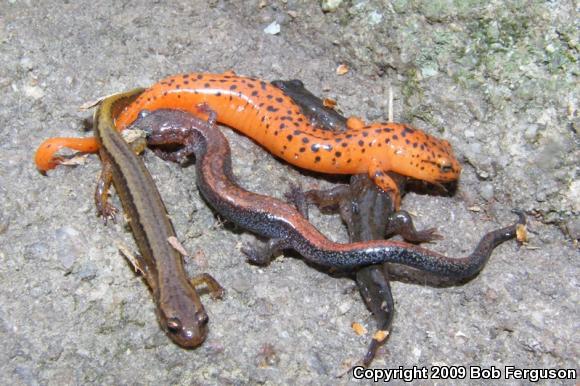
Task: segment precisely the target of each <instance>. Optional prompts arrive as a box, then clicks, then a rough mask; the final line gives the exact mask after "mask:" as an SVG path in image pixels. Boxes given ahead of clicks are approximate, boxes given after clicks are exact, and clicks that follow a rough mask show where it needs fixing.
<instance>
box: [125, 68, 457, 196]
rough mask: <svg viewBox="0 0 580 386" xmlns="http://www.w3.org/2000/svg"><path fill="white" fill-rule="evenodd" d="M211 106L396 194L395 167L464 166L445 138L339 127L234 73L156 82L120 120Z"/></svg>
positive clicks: (285, 155)
mask: <svg viewBox="0 0 580 386" xmlns="http://www.w3.org/2000/svg"><path fill="white" fill-rule="evenodd" d="M200 104H206V105H208V106H209V107H210V108H211V109H212V110H213V111H215V113H216V114H217V121H218V122H220V123H223V124H226V125H228V126H230V127H232V128H234V129H236V130H238V131H240V132H242V133H244V134H245V135H247V136H249V137H251V138H252V139H254V140H255V141H256V142H258V143H259V144H261V145H262V146H264V147H265V148H266V149H268V151H270V152H271V153H272V154H274V155H276V156H278V157H280V158H282V159H284V160H285V161H287V162H289V163H291V164H293V165H296V166H298V167H301V168H304V169H308V170H313V171H317V172H322V173H332V174H358V173H368V175H369V176H370V177H371V179H372V180H373V181H374V182H375V184H377V185H378V186H379V187H380V188H381V189H383V190H384V191H387V192H392V194H393V196H395V197H397V196H398V188H397V185H396V183H395V182H394V181H393V180H392V179H391V178H390V177H389V176H388V175H387V174H386V173H387V172H388V171H393V172H396V173H399V174H402V175H404V176H408V177H411V178H415V179H419V180H424V181H428V182H432V183H445V182H450V181H455V180H457V179H458V178H459V174H460V172H461V166H460V165H459V163H458V162H457V160H456V159H455V156H454V155H453V151H452V149H451V146H450V145H449V143H448V142H447V141H444V140H439V139H437V138H435V137H432V136H430V135H428V134H425V133H424V132H423V131H421V130H418V129H414V128H411V127H409V126H408V125H404V124H398V123H373V124H370V125H366V126H363V125H360V126H361V127H359V128H354V127H351V128H350V130H349V131H347V132H344V133H336V132H332V131H328V130H323V129H321V128H318V127H315V126H313V125H311V124H310V122H309V119H308V118H307V117H305V116H304V114H303V113H302V111H301V109H300V108H299V107H298V106H297V105H296V104H295V103H294V102H293V101H292V99H291V98H289V97H288V96H286V95H285V94H284V93H283V92H282V91H281V90H280V89H278V88H276V87H274V86H272V85H271V84H269V83H267V82H265V81H262V80H258V79H255V78H249V77H242V76H237V75H235V74H233V73H225V74H202V73H191V74H184V75H175V76H171V77H169V78H166V79H164V80H162V81H160V82H159V83H157V84H155V85H153V86H152V87H150V88H149V89H148V90H146V91H145V92H144V93H143V94H141V95H140V96H139V98H138V99H137V100H136V101H135V102H134V103H133V104H131V105H130V106H128V107H127V108H126V109H125V111H123V112H122V113H121V114H120V115H119V117H118V119H117V121H116V125H117V127H118V128H119V129H124V128H126V127H128V126H129V125H130V124H131V123H132V122H134V121H135V119H137V116H138V114H139V112H140V111H142V110H150V111H153V110H157V109H164V108H165V109H177V110H183V111H188V112H190V113H192V114H197V106H198V105H200Z"/></svg>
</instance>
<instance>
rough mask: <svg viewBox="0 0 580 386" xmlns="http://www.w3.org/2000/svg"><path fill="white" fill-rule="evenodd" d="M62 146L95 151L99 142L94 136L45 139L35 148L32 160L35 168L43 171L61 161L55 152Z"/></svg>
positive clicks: (90, 151) (89, 151)
mask: <svg viewBox="0 0 580 386" xmlns="http://www.w3.org/2000/svg"><path fill="white" fill-rule="evenodd" d="M63 147H66V148H69V149H72V150H76V151H81V152H84V153H96V152H97V151H98V150H99V144H98V143H97V140H96V138H94V137H87V138H72V137H55V138H49V139H47V140H45V141H44V142H43V143H41V144H40V146H38V149H36V154H35V155H34V162H35V163H36V168H37V169H38V170H39V171H40V172H41V173H44V172H46V171H47V170H50V169H53V168H55V167H56V166H57V165H58V164H60V163H61V162H62V158H61V157H58V156H55V154H56V153H57V152H58V151H59V150H60V149H62V148H63Z"/></svg>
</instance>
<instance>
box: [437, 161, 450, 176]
mask: <svg viewBox="0 0 580 386" xmlns="http://www.w3.org/2000/svg"><path fill="white" fill-rule="evenodd" d="M437 166H439V169H440V170H441V172H443V173H449V172H450V171H452V170H453V166H452V165H451V162H449V160H448V159H446V158H440V159H438V160H437Z"/></svg>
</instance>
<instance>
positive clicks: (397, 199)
mask: <svg viewBox="0 0 580 386" xmlns="http://www.w3.org/2000/svg"><path fill="white" fill-rule="evenodd" d="M387 171H388V169H386V168H384V167H382V165H381V164H380V163H372V164H371V165H370V166H369V177H370V178H371V180H373V182H374V183H375V184H376V185H377V186H378V187H379V188H381V189H382V190H383V191H384V192H385V193H387V194H388V195H389V196H390V197H391V199H392V200H393V203H394V205H395V210H396V211H397V210H399V207H400V206H401V192H400V191H399V186H398V185H397V183H396V182H395V180H393V179H392V178H391V177H390V176H389V175H388V174H387Z"/></svg>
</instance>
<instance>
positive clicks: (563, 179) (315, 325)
mask: <svg viewBox="0 0 580 386" xmlns="http://www.w3.org/2000/svg"><path fill="white" fill-rule="evenodd" d="M338 3H340V4H338V5H337V6H336V9H335V10H333V11H332V12H328V13H323V12H322V10H321V8H320V4H318V3H317V2H302V1H294V0H288V1H268V0H260V1H244V2H227V1H219V0H212V1H173V2H145V1H130V2H122V3H120V2H112V1H107V2H93V1H86V0H79V1H73V2H69V1H62V2H58V1H53V0H48V1H43V2H31V1H4V2H2V3H1V4H0V48H1V50H0V52H1V60H0V89H1V91H2V98H1V99H0V278H1V279H0V322H1V323H0V344H1V345H2V349H0V379H1V383H2V384H13V385H19V384H21V385H37V384H38V385H57V384H58V385H62V384H234V385H238V384H289V383H290V384H328V385H330V384H350V383H352V382H353V381H354V380H353V378H352V375H351V374H349V373H346V374H345V375H343V376H342V377H338V376H339V375H340V374H343V373H345V372H346V370H347V369H348V368H349V367H350V366H351V365H352V364H353V363H355V362H356V361H357V360H359V359H360V358H361V356H362V355H363V353H364V352H365V349H366V345H367V343H368V341H369V334H367V335H363V336H357V335H356V334H355V332H354V331H353V330H352V328H351V324H352V323H353V322H358V323H361V324H362V325H364V326H365V327H366V328H367V329H368V330H369V331H372V329H373V328H374V322H373V319H372V317H371V315H370V314H369V312H368V311H367V309H366V308H365V306H364V305H363V303H362V301H361V299H360V296H359V294H358V292H357V290H356V287H355V285H354V282H353V281H352V280H351V279H349V278H348V277H334V276H330V275H328V274H326V273H324V272H322V271H318V270H316V269H313V268H312V267H310V266H308V265H306V264H305V263H304V262H303V261H302V260H300V259H299V258H297V257H295V256H287V257H279V258H278V259H276V260H275V261H273V262H272V263H271V264H270V265H269V266H267V267H256V266H252V265H249V264H247V263H246V262H245V259H244V256H243V255H242V253H241V252H240V245H241V244H242V243H243V242H245V241H251V240H252V236H250V235H248V234H245V233H243V232H241V231H240V230H237V229H235V228H234V227H233V226H231V224H227V223H225V224H224V223H223V221H221V220H220V219H219V218H218V217H216V215H215V214H214V213H213V212H212V211H211V210H210V209H209V208H208V207H207V205H206V204H205V203H204V202H203V201H202V200H201V199H200V196H199V192H198V191H197V189H196V187H195V184H194V178H195V172H194V171H193V168H192V167H189V168H186V169H182V168H180V167H179V166H176V165H173V164H168V163H165V162H163V161H161V160H159V159H157V158H156V157H154V156H153V155H152V154H151V153H150V152H149V153H147V154H146V155H145V161H146V164H147V166H148V167H149V168H150V170H151V173H152V174H153V176H154V178H155V180H156V182H157V183H158V187H159V190H160V191H161V194H162V196H163V198H164V200H165V202H166V205H167V208H168V211H169V213H170V214H171V217H172V219H173V222H174V225H175V227H176V230H177V234H178V236H179V238H180V240H181V241H182V242H183V244H184V245H185V247H186V248H187V250H189V251H191V254H192V255H193V256H194V257H193V258H190V259H187V261H186V263H187V269H188V271H189V272H190V273H191V274H194V273H195V272H200V271H205V272H210V273H211V274H212V275H213V276H214V277H215V278H216V279H218V281H219V282H220V283H221V284H222V285H223V286H224V287H226V289H227V294H226V296H225V298H224V299H223V300H221V301H214V300H211V299H210V298H209V297H208V296H204V297H203V302H204V304H205V306H206V309H207V310H208V312H209V316H210V334H209V337H208V339H207V341H206V342H205V343H204V344H203V345H202V346H201V347H199V348H198V349H196V350H191V351H186V350H183V349H181V348H179V347H177V346H175V345H174V344H172V343H171V341H170V340H169V339H168V338H167V337H166V336H165V335H164V334H163V333H162V332H161V331H160V329H159V327H158V324H157V321H156V319H155V313H154V306H153V302H152V301H151V296H150V294H149V292H148V290H147V288H146V286H145V283H144V282H143V281H142V280H141V279H140V278H139V277H138V276H136V275H135V274H134V273H133V272H132V270H131V267H130V266H129V265H128V264H127V263H126V262H125V261H124V259H123V257H122V256H121V255H120V254H119V252H118V248H117V246H118V245H119V243H122V244H125V245H127V246H128V247H129V248H130V249H133V250H136V247H135V244H134V242H133V239H132V236H131V234H130V232H129V231H128V229H127V228H126V227H125V226H124V224H123V223H122V221H120V222H119V223H117V224H111V223H110V224H108V225H104V224H103V222H102V220H100V219H99V218H97V217H96V215H95V209H94V205H93V201H92V196H93V190H94V186H95V180H96V177H97V175H98V171H99V167H100V163H99V161H98V158H97V157H96V156H89V157H88V158H87V160H86V162H85V164H83V165H80V166H77V167H60V168H58V169H56V170H54V171H51V172H50V173H48V176H42V175H40V174H39V173H38V172H37V171H36V169H35V167H34V164H33V162H32V157H33V153H34V150H35V148H36V147H37V146H38V144H40V142H42V140H43V139H45V138H47V137H51V136H86V135H90V133H87V132H84V128H85V127H86V119H87V118H88V117H89V115H90V113H88V112H81V111H79V109H78V107H79V106H80V105H81V104H83V103H84V102H86V101H89V100H94V99H95V98H97V97H99V96H102V95H107V94H110V93H115V92H119V91H123V90H128V89H132V88H134V87H136V86H147V85H149V84H152V83H154V82H155V81H156V80H158V79H160V78H162V77H165V76H167V75H170V74H174V73H184V72H195V71H197V72H199V71H205V72H223V71H226V70H234V71H236V72H237V73H238V74H243V75H252V76H256V77H260V78H263V79H266V80H272V79H280V78H282V79H289V78H299V79H302V80H303V81H304V83H305V84H306V86H307V87H308V88H309V89H311V90H312V91H313V92H315V93H316V94H317V95H320V96H324V97H329V98H333V99H336V100H337V102H338V106H339V108H340V109H341V111H343V112H344V113H345V114H346V115H358V116H361V117H363V118H365V119H367V120H377V119H385V118H386V111H387V93H388V89H389V87H392V89H393V91H394V95H395V100H394V113H395V118H396V120H400V121H405V122H409V123H411V124H413V125H414V126H416V127H419V128H422V129H424V130H426V131H428V132H429V133H432V134H434V135H436V136H439V137H443V138H445V139H447V140H449V141H450V142H451V144H452V145H453V147H454V149H455V152H456V154H457V155H458V158H459V159H460V161H461V163H462V164H463V166H464V170H463V173H462V177H461V181H460V184H459V189H458V192H457V193H456V194H455V195H454V196H453V197H435V196H429V195H419V194H415V193H410V194H408V195H407V196H406V197H405V199H404V200H403V207H404V208H405V209H407V210H409V211H410V212H411V213H413V214H414V216H415V220H416V222H417V223H418V224H419V225H420V226H421V227H423V228H424V227H437V228H438V229H439V232H440V233H441V234H442V235H443V236H444V239H443V240H441V241H438V242H437V243H434V244H432V245H430V248H433V249H435V250H437V251H439V252H443V253H446V254H448V255H450V256H464V255H466V254H468V253H470V251H471V250H472V248H473V247H474V246H475V244H476V243H477V241H478V239H479V237H481V235H482V234H484V233H485V232H487V231H489V230H492V229H495V228H498V227H500V226H504V225H506V224H510V223H512V222H513V221H514V219H515V218H514V215H513V214H511V213H510V210H511V209H513V208H520V209H523V210H525V211H526V213H527V214H528V219H529V237H530V239H529V243H528V244H527V245H518V244H517V243H516V242H515V241H510V242H507V243H505V244H504V245H502V246H500V247H499V248H497V250H496V251H495V253H494V254H493V257H492V258H491V260H490V261H489V263H488V264H487V266H486V267H485V269H484V270H483V271H482V272H481V273H480V274H479V275H478V276H477V277H475V278H474V279H473V280H471V281H469V282H468V283H466V284H463V285H456V286H433V285H428V283H423V282H416V281H412V280H411V281H409V280H402V281H397V282H394V283H393V292H394V296H395V303H396V308H397V314H396V317H395V321H394V328H393V331H392V335H391V337H390V339H389V341H388V343H387V344H386V345H385V347H384V348H383V349H382V350H381V351H380V352H379V355H378V356H377V358H376V360H375V361H374V363H373V367H375V368H387V369H394V368H399V366H403V367H404V368H410V367H412V366H418V367H420V368H423V367H425V368H428V369H432V368H433V366H460V368H461V367H465V368H469V367H470V366H483V367H488V368H489V367H491V366H495V367H497V368H499V369H502V370H503V368H504V366H516V367H518V368H569V369H578V367H579V347H580V346H579V343H580V342H579V335H578V331H580V328H579V324H578V320H580V318H579V306H578V304H579V291H578V278H579V277H580V275H579V265H580V264H579V259H578V258H579V251H578V244H577V239H578V238H579V237H580V221H579V219H578V214H579V213H580V198H579V195H580V182H579V178H578V160H579V159H580V154H579V139H578V113H577V107H578V87H577V84H578V35H577V27H578V25H577V17H576V15H577V14H576V13H575V9H574V5H573V3H572V2H537V1H531V2H529V1H526V2H524V1H514V2H510V3H509V4H507V5H506V4H504V2H499V1H496V2H488V1H454V2H446V1H420V0H416V1H403V0H399V1H393V2H391V1H344V2H338ZM273 22H277V23H278V24H279V25H280V32H279V33H278V34H276V35H272V34H268V33H265V32H264V29H265V28H266V27H267V26H269V25H270V24H271V23H273ZM341 64H345V65H347V66H348V69H349V70H348V72H347V73H346V74H343V75H338V74H337V73H336V69H337V67H338V66H339V65H341ZM224 132H225V133H226V135H227V137H228V138H229V140H230V142H231V146H232V150H233V156H234V171H235V174H236V175H237V177H238V180H239V181H240V183H241V184H242V185H243V186H244V187H246V188H248V189H249V190H253V191H257V192H260V193H264V194H269V195H273V196H276V197H279V198H281V197H283V194H284V192H285V191H286V189H287V188H288V186H289V185H290V184H291V183H297V182H300V183H301V184H302V185H303V186H304V187H312V188H314V187H329V186H332V185H333V184H335V183H338V182H342V181H343V180H342V179H336V178H332V179H328V177H324V176H318V175H315V174H313V173H308V174H304V173H303V172H301V171H300V170H298V169H296V168H293V167H289V166H288V165H286V164H284V163H283V162H280V161H279V160H276V159H274V158H273V157H271V156H270V155H269V154H268V153H266V152H265V151H264V150H263V149H261V148H260V147H259V146H257V145H256V144H254V143H253V142H252V141H251V140H249V139H247V138H245V137H243V136H240V135H238V134H236V133H234V132H232V131H231V130H230V129H226V128H224ZM115 200H116V198H115ZM115 202H117V204H118V201H115ZM312 217H313V218H312V221H313V222H314V223H315V224H316V225H317V227H319V229H321V231H323V232H324V233H325V234H326V235H328V236H329V237H330V238H332V239H334V240H337V241H345V240H346V233H345V230H344V226H343V225H342V224H341V223H340V219H339V218H338V217H337V216H328V215H322V214H319V213H317V212H314V213H313V216H312ZM431 382H434V381H433V380H431V381H423V384H430V383H431ZM463 382H465V381H461V380H455V381H453V382H451V383H458V384H459V383H463ZM507 382H508V383H512V384H519V383H520V381H516V380H510V381H507ZM362 383H364V382H362ZM399 383H401V382H400V381H399ZM524 383H526V382H524ZM550 383H562V384H574V383H575V382H574V381H572V380H570V381H558V382H556V381H552V382H550Z"/></svg>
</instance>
